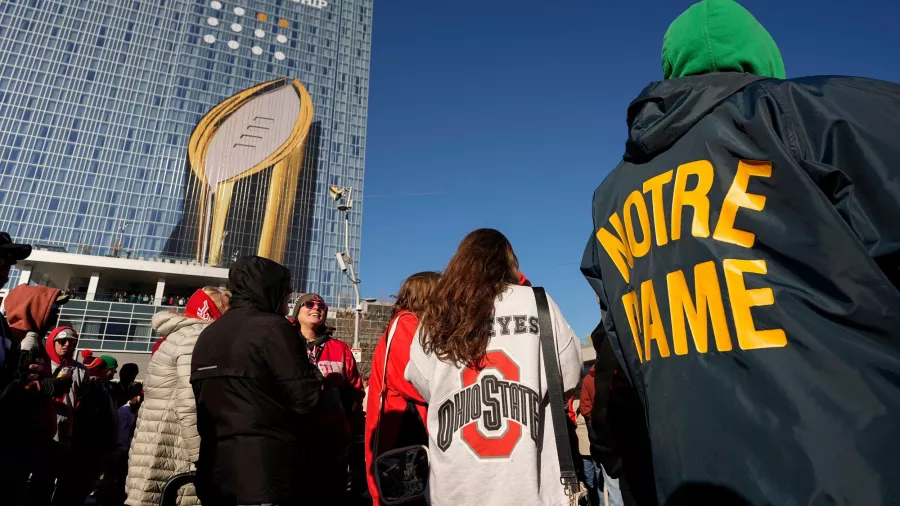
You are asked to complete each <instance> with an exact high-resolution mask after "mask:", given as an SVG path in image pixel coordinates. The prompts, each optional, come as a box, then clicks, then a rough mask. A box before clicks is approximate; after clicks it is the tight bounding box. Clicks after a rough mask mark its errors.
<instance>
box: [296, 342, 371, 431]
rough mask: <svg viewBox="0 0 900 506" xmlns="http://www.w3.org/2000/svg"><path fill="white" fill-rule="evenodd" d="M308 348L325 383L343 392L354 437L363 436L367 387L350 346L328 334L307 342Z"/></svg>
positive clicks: (350, 428)
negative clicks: (363, 404)
mask: <svg viewBox="0 0 900 506" xmlns="http://www.w3.org/2000/svg"><path fill="white" fill-rule="evenodd" d="M306 351H307V353H308V354H309V360H310V362H312V363H313V365H315V366H316V367H318V368H319V371H321V372H322V376H324V377H325V382H326V383H328V385H329V386H331V387H334V388H336V389H338V390H339V391H340V393H341V401H342V403H343V405H344V412H345V413H346V414H347V423H348V424H349V430H350V434H351V436H357V435H361V434H362V432H363V427H364V423H365V422H364V421H363V419H364V417H365V415H364V413H363V409H362V401H363V399H364V398H365V397H366V387H365V385H363V380H362V377H361V376H360V375H359V369H358V368H357V366H356V359H355V358H354V357H353V353H352V352H351V351H350V346H348V345H347V343H345V342H343V341H339V340H337V339H333V338H332V337H331V336H328V335H326V336H322V337H320V338H318V339H316V342H315V344H313V345H310V344H309V343H308V344H307V347H306Z"/></svg>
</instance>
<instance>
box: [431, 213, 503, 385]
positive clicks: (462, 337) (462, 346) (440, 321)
mask: <svg viewBox="0 0 900 506" xmlns="http://www.w3.org/2000/svg"><path fill="white" fill-rule="evenodd" d="M518 279H519V259H518V258H516V255H515V253H513V249H512V245H510V244H509V240H507V239H506V236H504V235H503V234H501V233H500V232H498V231H497V230H494V229H492V228H481V229H478V230H476V231H474V232H472V233H470V234H469V235H467V236H466V237H465V238H464V239H463V240H462V242H461V243H460V244H459V248H458V249H457V250H456V254H455V255H453V258H451V259H450V263H449V264H447V269H446V270H444V273H443V274H442V275H441V278H440V280H439V281H438V283H437V286H436V287H435V289H434V290H433V291H432V292H431V296H430V297H429V300H428V304H427V306H426V308H425V311H424V312H423V313H422V314H421V315H420V316H421V318H420V320H421V322H422V329H421V332H420V336H421V337H420V339H421V343H422V347H423V348H424V349H425V352H426V353H434V354H435V355H436V356H437V357H438V358H439V359H440V360H443V361H445V362H452V363H453V364H455V365H456V366H457V367H466V366H470V365H471V366H474V367H476V368H479V369H481V368H483V367H484V364H483V359H484V356H485V354H486V353H487V346H488V343H489V342H490V340H491V334H490V333H491V321H490V319H491V316H492V315H493V312H494V301H495V300H496V298H497V296H499V295H500V294H501V293H503V291H504V290H505V289H506V287H507V285H510V284H515V283H516V282H517V281H518Z"/></svg>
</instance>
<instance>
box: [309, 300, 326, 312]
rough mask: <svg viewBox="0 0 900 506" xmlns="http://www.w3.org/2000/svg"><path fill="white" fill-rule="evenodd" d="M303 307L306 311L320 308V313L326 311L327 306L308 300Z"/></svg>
mask: <svg viewBox="0 0 900 506" xmlns="http://www.w3.org/2000/svg"><path fill="white" fill-rule="evenodd" d="M303 307H305V308H306V309H318V308H322V311H328V304H326V303H324V302H319V301H316V300H308V301H306V302H304V303H303Z"/></svg>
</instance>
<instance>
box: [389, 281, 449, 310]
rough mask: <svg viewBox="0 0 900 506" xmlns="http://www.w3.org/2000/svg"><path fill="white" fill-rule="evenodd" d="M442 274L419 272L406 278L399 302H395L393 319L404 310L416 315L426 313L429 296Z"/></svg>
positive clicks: (399, 295)
mask: <svg viewBox="0 0 900 506" xmlns="http://www.w3.org/2000/svg"><path fill="white" fill-rule="evenodd" d="M440 277H441V273H439V272H434V271H424V272H417V273H415V274H413V275H412V276H410V277H408V278H406V280H405V281H404V282H403V284H402V285H400V293H398V294H397V300H396V301H394V307H393V308H392V310H391V318H393V317H395V316H397V313H399V312H400V311H403V310H404V309H405V310H407V311H409V312H411V313H415V314H417V315H418V314H420V313H422V312H423V311H425V307H426V306H427V304H428V296H429V295H431V292H432V291H433V290H434V287H435V286H437V281H438V279H440Z"/></svg>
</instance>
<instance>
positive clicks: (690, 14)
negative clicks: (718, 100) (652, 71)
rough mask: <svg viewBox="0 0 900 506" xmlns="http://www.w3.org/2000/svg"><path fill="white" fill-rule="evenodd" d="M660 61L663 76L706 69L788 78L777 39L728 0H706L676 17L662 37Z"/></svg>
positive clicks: (672, 77)
mask: <svg viewBox="0 0 900 506" xmlns="http://www.w3.org/2000/svg"><path fill="white" fill-rule="evenodd" d="M662 64H663V79H677V78H679V77H685V76H696V75H700V74H708V73H710V72H746V73H748V74H753V75H757V76H764V77H774V78H776V79H785V78H786V76H785V73H784V61H783V60H782V59H781V51H780V50H779V49H778V46H777V45H776V44H775V40H774V39H773V38H772V36H771V35H769V32H768V31H767V30H766V29H765V27H763V25H761V24H759V21H757V20H756V18H754V17H753V14H750V12H749V11H747V9H745V8H743V7H742V6H741V5H740V4H738V3H737V2H733V1H732V0H705V1H703V2H700V3H696V4H694V5H692V6H691V7H690V8H688V10H686V11H684V13H682V14H681V15H680V16H678V18H677V19H676V20H675V21H673V22H672V24H671V25H670V26H669V29H668V30H666V35H665V37H663V48H662Z"/></svg>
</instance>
